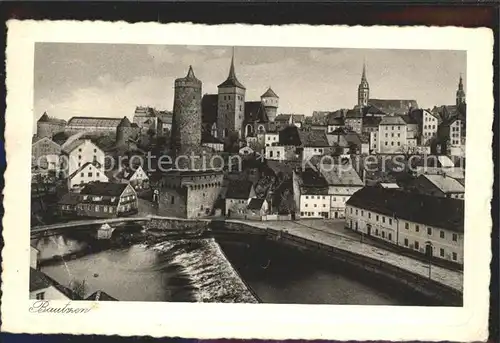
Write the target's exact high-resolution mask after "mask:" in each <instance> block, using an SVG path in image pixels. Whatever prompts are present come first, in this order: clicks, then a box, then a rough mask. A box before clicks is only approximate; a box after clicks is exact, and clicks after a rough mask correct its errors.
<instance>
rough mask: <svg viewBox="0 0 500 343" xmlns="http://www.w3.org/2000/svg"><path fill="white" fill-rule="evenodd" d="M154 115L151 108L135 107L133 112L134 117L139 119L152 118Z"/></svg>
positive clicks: (154, 112) (153, 110)
mask: <svg viewBox="0 0 500 343" xmlns="http://www.w3.org/2000/svg"><path fill="white" fill-rule="evenodd" d="M155 115H156V111H155V109H154V108H152V107H143V106H137V107H136V108H135V112H134V116H139V117H154V116H155Z"/></svg>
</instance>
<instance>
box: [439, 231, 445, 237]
mask: <svg viewBox="0 0 500 343" xmlns="http://www.w3.org/2000/svg"><path fill="white" fill-rule="evenodd" d="M439 237H440V238H444V231H443V230H441V231H439Z"/></svg>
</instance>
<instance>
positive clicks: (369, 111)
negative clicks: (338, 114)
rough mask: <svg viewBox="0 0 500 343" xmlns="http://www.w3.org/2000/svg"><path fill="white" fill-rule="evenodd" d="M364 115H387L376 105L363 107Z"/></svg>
mask: <svg viewBox="0 0 500 343" xmlns="http://www.w3.org/2000/svg"><path fill="white" fill-rule="evenodd" d="M363 114H364V115H368V116H373V115H385V114H387V113H385V112H384V111H382V110H381V109H380V108H378V107H377V106H375V105H372V104H368V106H365V107H363Z"/></svg>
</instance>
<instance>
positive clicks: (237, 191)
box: [226, 180, 253, 199]
mask: <svg viewBox="0 0 500 343" xmlns="http://www.w3.org/2000/svg"><path fill="white" fill-rule="evenodd" d="M252 186H253V183H252V182H251V181H242V180H238V181H232V182H231V183H230V184H229V185H228V186H227V192H226V198H228V199H248V198H249V197H250V191H251V190H252Z"/></svg>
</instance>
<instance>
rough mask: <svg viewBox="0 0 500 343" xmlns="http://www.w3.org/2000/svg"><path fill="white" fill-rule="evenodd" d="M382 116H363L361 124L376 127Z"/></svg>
mask: <svg viewBox="0 0 500 343" xmlns="http://www.w3.org/2000/svg"><path fill="white" fill-rule="evenodd" d="M381 121H382V118H380V117H364V118H363V126H364V127H366V126H368V127H378V126H379V125H380V122H381Z"/></svg>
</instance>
